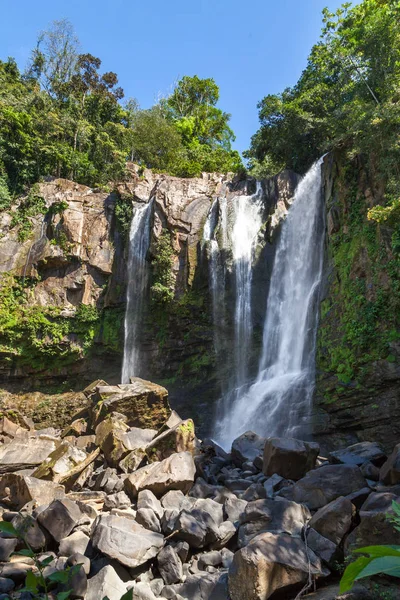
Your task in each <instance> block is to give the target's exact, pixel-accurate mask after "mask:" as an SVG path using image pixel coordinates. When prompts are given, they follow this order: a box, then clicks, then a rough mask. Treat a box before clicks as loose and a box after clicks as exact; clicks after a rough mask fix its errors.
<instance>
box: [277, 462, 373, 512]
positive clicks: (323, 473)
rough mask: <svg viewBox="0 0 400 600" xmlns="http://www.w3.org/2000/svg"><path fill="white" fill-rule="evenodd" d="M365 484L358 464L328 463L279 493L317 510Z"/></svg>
mask: <svg viewBox="0 0 400 600" xmlns="http://www.w3.org/2000/svg"><path fill="white" fill-rule="evenodd" d="M365 485H366V482H365V479H364V477H363V476H362V474H361V471H360V469H359V468H358V467H357V466H353V465H326V466H323V467H319V468H318V469H314V470H313V471H309V472H308V473H307V475H306V476H305V477H303V479H300V480H299V481H297V482H296V483H295V484H294V485H293V486H292V487H290V488H287V489H285V490H281V491H280V492H279V494H280V495H282V496H284V497H285V498H289V499H291V500H294V501H295V502H299V503H304V504H306V505H307V506H308V507H309V508H310V509H311V510H315V509H318V508H321V507H322V506H325V504H328V503H329V502H331V501H332V500H335V499H336V498H338V497H339V496H347V495H348V494H351V493H352V492H356V491H357V490H360V489H362V488H364V487H365Z"/></svg>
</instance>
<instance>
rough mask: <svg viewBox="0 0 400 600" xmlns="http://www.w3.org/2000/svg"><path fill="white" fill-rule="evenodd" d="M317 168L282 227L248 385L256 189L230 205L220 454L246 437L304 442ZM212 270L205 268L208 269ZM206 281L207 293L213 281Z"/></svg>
mask: <svg viewBox="0 0 400 600" xmlns="http://www.w3.org/2000/svg"><path fill="white" fill-rule="evenodd" d="M321 163H322V159H321V160H319V161H318V162H316V163H315V164H314V165H313V166H312V167H311V169H310V170H309V171H308V173H307V174H306V175H305V176H304V178H303V179H302V180H301V181H300V183H299V184H298V186H297V189H296V192H295V195H294V198H293V201H292V205H291V207H290V208H289V211H288V214H287V217H286V219H285V221H284V223H283V225H282V229H281V233H280V237H279V241H278V245H277V249H276V253H275V258H274V265H273V270H272V276H271V280H270V285H269V292H268V298H267V307H266V315H265V320H264V326H263V341H262V350H261V356H260V360H259V367H258V373H257V375H256V377H255V379H253V380H252V381H251V380H250V381H249V378H248V371H247V367H248V365H247V361H248V355H249V350H250V344H251V339H252V330H253V323H252V316H251V278H252V260H253V258H252V257H253V254H254V245H255V240H256V239H257V234H258V232H259V230H260V228H261V226H262V192H261V188H260V185H258V187H257V192H256V194H255V195H254V196H247V197H246V196H240V197H237V198H234V199H233V200H232V202H233V205H234V214H235V222H234V225H233V228H232V232H231V235H232V252H233V259H234V270H235V283H236V289H235V294H236V308H235V359H234V365H233V366H234V377H233V378H232V385H231V387H230V389H229V390H227V391H226V393H224V394H223V396H222V398H221V400H220V402H219V415H218V417H217V421H216V425H215V431H214V437H215V439H216V440H217V441H218V442H219V443H221V444H222V445H224V446H226V447H228V446H229V445H230V443H231V442H232V440H233V439H234V438H235V437H237V436H238V435H240V434H241V433H243V432H245V431H247V430H252V431H255V432H256V433H259V434H260V435H264V436H266V435H267V436H271V435H286V436H296V435H306V434H307V421H308V417H309V412H310V407H311V401H312V394H313V389H314V379H315V376H314V375H315V374H314V365H315V339H316V330H317V321H318V302H319V290H320V282H321V276H322V264H323V241H324V237H323V236H324V218H323V206H322V199H321ZM211 212H212V211H211ZM211 212H210V215H211ZM210 215H209V217H210ZM214 222H215V217H214ZM210 231H211V229H210ZM210 238H212V235H210ZM212 252H214V255H216V254H217V252H218V245H215V244H214V250H213V251H212ZM214 267H215V265H214V264H213V261H212V260H211V261H210V269H211V270H212V269H214ZM210 280H211V285H213V277H212V274H211V277H210ZM215 296H216V294H215V292H214V290H213V289H212V298H213V301H214V302H215V301H216V300H218V298H216V297H215ZM219 300H220V299H219ZM214 317H215V312H214Z"/></svg>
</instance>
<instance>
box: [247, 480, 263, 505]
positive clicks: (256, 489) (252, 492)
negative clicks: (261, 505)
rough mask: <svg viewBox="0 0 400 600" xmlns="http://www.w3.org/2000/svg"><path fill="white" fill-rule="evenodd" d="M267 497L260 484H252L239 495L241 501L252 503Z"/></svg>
mask: <svg viewBox="0 0 400 600" xmlns="http://www.w3.org/2000/svg"><path fill="white" fill-rule="evenodd" d="M266 497H267V492H266V491H265V488H264V486H263V485H261V483H252V484H251V486H250V487H248V488H247V490H246V491H245V492H244V493H243V494H242V495H241V498H242V500H247V502H252V501H253V500H260V499H262V498H266Z"/></svg>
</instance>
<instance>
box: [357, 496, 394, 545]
mask: <svg viewBox="0 0 400 600" xmlns="http://www.w3.org/2000/svg"><path fill="white" fill-rule="evenodd" d="M393 500H395V501H396V502H399V501H400V497H399V496H396V495H395V494H391V493H389V492H383V493H376V492H373V493H372V494H370V495H369V496H368V498H367V500H366V501H365V502H364V504H363V505H362V507H361V509H360V524H359V525H358V527H356V528H355V529H354V530H353V531H352V532H351V533H350V535H349V536H348V538H347V540H346V548H347V549H348V551H351V550H353V549H355V548H360V547H363V546H375V545H381V544H385V545H396V544H397V543H398V532H397V531H396V530H395V529H394V527H393V525H392V523H391V522H390V520H389V519H388V518H387V517H388V514H389V515H390V514H391V515H393V514H394V513H393V509H392V502H393Z"/></svg>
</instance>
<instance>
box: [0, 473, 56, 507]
mask: <svg viewBox="0 0 400 600" xmlns="http://www.w3.org/2000/svg"><path fill="white" fill-rule="evenodd" d="M64 495H65V489H64V486H62V485H59V484H57V483H53V482H52V481H43V480H41V479H36V477H30V476H28V475H22V474H21V473H6V474H5V475H2V476H0V501H1V502H2V503H4V504H7V506H10V507H12V508H15V509H16V510H21V508H22V507H23V506H25V504H27V503H28V502H31V501H32V500H34V501H35V502H36V503H37V504H38V505H40V504H50V502H52V500H54V499H59V498H62V497H63V496H64Z"/></svg>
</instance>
